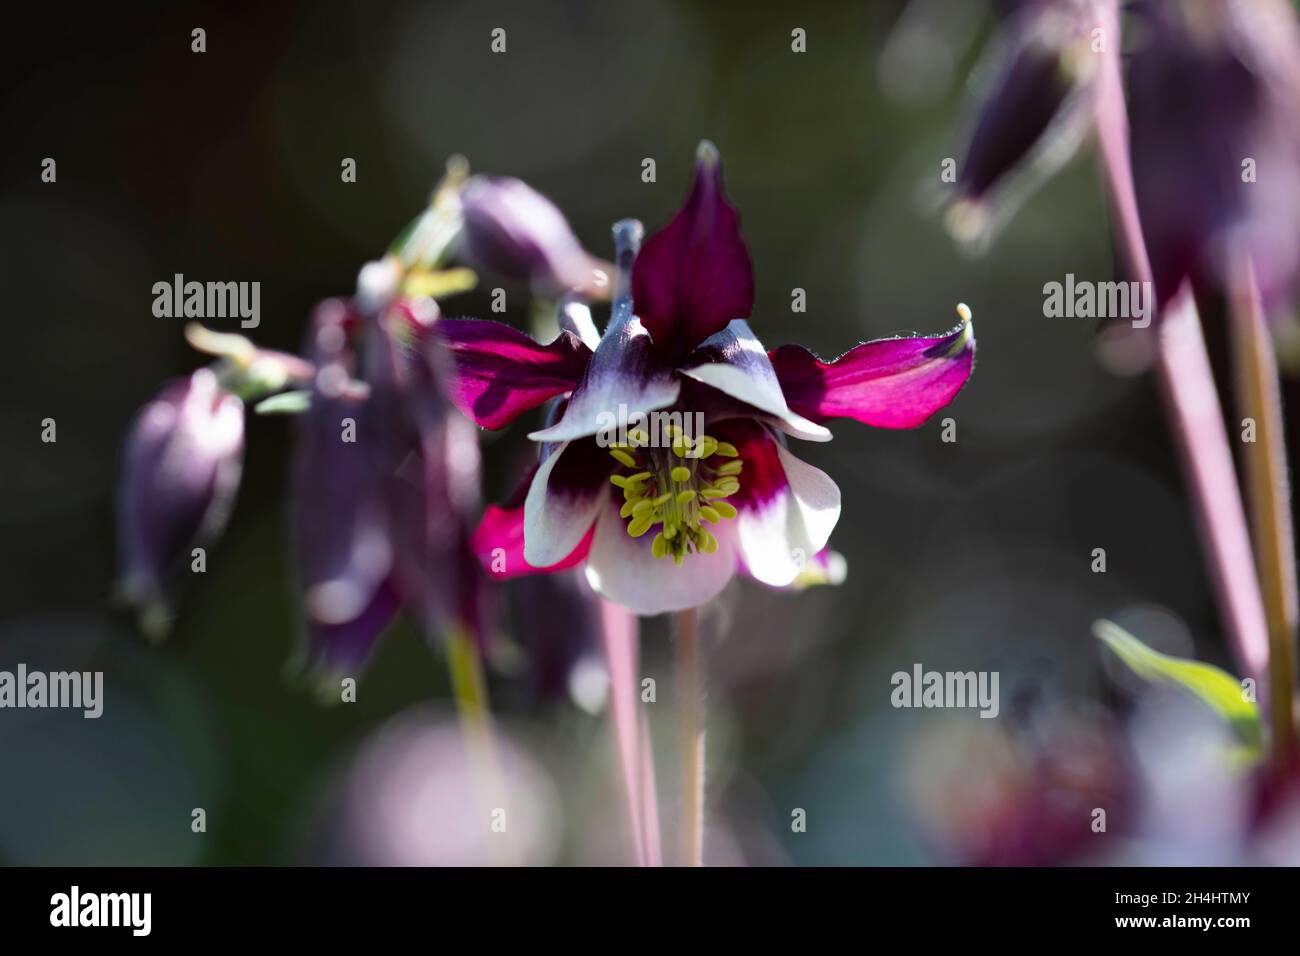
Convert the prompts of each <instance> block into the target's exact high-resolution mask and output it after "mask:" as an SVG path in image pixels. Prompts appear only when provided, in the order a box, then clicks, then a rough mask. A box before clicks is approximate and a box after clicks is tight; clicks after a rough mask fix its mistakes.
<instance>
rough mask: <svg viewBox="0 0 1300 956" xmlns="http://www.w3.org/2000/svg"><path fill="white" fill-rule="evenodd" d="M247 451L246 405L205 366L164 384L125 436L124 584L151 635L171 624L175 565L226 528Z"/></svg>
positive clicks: (120, 505) (121, 494)
mask: <svg viewBox="0 0 1300 956" xmlns="http://www.w3.org/2000/svg"><path fill="white" fill-rule="evenodd" d="M243 448H244V411H243V403H242V402H240V400H239V399H238V398H236V397H235V396H234V395H230V394H228V393H226V392H224V391H223V390H222V389H221V387H220V386H219V384H218V382H217V377H216V375H215V374H213V372H212V371H211V370H209V369H206V368H203V369H199V370H198V371H196V372H195V373H194V374H193V375H191V376H190V377H189V378H188V379H182V380H178V381H175V382H172V383H170V384H168V385H167V386H165V387H164V388H163V389H162V391H161V392H159V394H158V395H157V397H155V398H154V399H153V400H152V401H151V402H149V404H147V405H145V406H144V408H143V409H141V410H140V412H139V413H138V415H137V416H136V419H135V422H134V423H133V424H132V426H131V430H130V432H129V433H128V434H127V438H126V441H125V443H124V446H123V454H122V472H121V479H120V485H119V487H118V501H117V510H118V524H119V541H120V547H121V579H120V584H119V587H120V591H121V594H122V596H123V598H124V599H125V600H126V601H127V602H128V603H129V604H131V605H133V606H134V607H136V608H137V609H139V611H140V616H141V617H140V619H141V626H142V627H143V628H144V629H145V631H146V632H147V633H149V634H150V635H151V636H161V635H162V634H163V633H164V632H165V630H166V627H167V624H168V618H169V615H170V601H169V599H168V588H167V583H166V579H167V576H168V573H169V571H170V570H171V568H172V565H173V564H175V563H176V561H177V560H178V559H179V558H180V557H181V556H182V555H183V554H185V552H186V550H187V549H188V548H189V547H190V546H191V545H192V544H193V543H195V542H197V541H206V540H211V539H213V538H215V537H216V535H217V534H219V533H220V531H221V529H222V527H223V526H224V523H225V519H226V517H227V516H228V514H229V510H230V506H231V504H232V502H233V499H234V495H235V492H236V491H237V489H238V487H239V473H240V467H241V463H242V456H243Z"/></svg>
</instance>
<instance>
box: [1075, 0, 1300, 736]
mask: <svg viewBox="0 0 1300 956" xmlns="http://www.w3.org/2000/svg"><path fill="white" fill-rule="evenodd" d="M1097 9H1098V11H1099V14H1100V16H1101V21H1102V32H1103V35H1104V36H1105V37H1107V41H1106V43H1105V47H1104V50H1103V52H1102V53H1101V54H1100V55H1101V56H1102V57H1103V61H1102V68H1101V72H1100V75H1099V78H1098V84H1099V85H1098V90H1097V96H1096V99H1095V101H1094V102H1095V110H1096V128H1097V135H1098V139H1099V145H1100V149H1101V156H1102V163H1103V166H1104V169H1105V173H1106V179H1107V185H1108V188H1109V192H1110V200H1111V205H1112V209H1113V212H1114V216H1115V222H1116V230H1117V232H1118V238H1119V246H1120V252H1121V255H1122V256H1123V258H1124V260H1125V262H1126V264H1127V267H1128V271H1129V273H1130V275H1131V276H1132V278H1133V279H1135V280H1137V281H1140V282H1146V283H1153V282H1154V277H1153V273H1152V268H1151V259H1150V255H1149V253H1148V250H1147V246H1146V242H1145V240H1144V238H1143V233H1142V226H1141V221H1140V218H1139V214H1138V205H1137V194H1136V190H1135V187H1134V182H1133V173H1132V165H1131V157H1130V152H1129V125H1128V109H1127V105H1126V103H1125V99H1124V90H1123V84H1122V80H1121V74H1120V24H1119V7H1118V3H1117V0H1102V2H1100V3H1098V5H1097ZM1163 313H1164V314H1163V316H1162V324H1161V327H1160V329H1159V341H1158V345H1157V354H1156V378H1157V381H1158V383H1159V386H1160V392H1161V397H1162V399H1163V400H1164V406H1165V412H1166V415H1167V416H1168V418H1169V422H1170V427H1171V429H1172V431H1173V433H1174V436H1175V438H1176V441H1177V444H1178V448H1179V452H1180V457H1181V462H1182V468H1183V473H1184V475H1185V478H1186V480H1187V483H1188V486H1189V490H1190V491H1191V494H1192V500H1193V504H1194V507H1195V509H1196V514H1197V523H1198V525H1199V527H1200V531H1201V537H1202V541H1203V543H1204V550H1205V558H1206V561H1207V563H1208V565H1209V572H1210V577H1211V580H1212V582H1213V584H1214V588H1215V592H1216V596H1217V601H1218V606H1219V613H1220V615H1221V617H1222V620H1223V624H1224V630H1225V631H1226V632H1227V635H1228V639H1229V642H1230V644H1231V646H1232V649H1233V654H1234V657H1235V658H1236V661H1237V664H1238V669H1239V670H1240V672H1241V673H1242V674H1243V676H1245V677H1250V678H1253V679H1254V680H1255V681H1256V682H1257V683H1262V682H1263V681H1264V680H1265V677H1266V673H1267V671H1268V666H1269V663H1268V657H1269V647H1268V636H1267V634H1268V629H1267V625H1266V619H1265V613H1264V601H1263V597H1262V596H1261V590H1260V583H1259V578H1258V575H1257V574H1256V570H1255V562H1254V557H1253V554H1252V551H1251V543H1250V535H1249V533H1248V531H1247V524H1246V514H1245V508H1244V507H1243V505H1242V496H1241V490H1240V487H1239V485H1238V483H1237V475H1236V471H1235V469H1234V467H1233V461H1232V450H1231V447H1230V445H1229V444H1228V435H1227V431H1226V430H1225V428H1224V424H1223V421H1224V420H1223V410H1222V406H1221V405H1220V403H1219V397H1218V391H1217V389H1216V386H1215V383H1214V374H1213V371H1212V369H1211V366H1210V360H1209V355H1208V354H1207V352H1206V349H1205V339H1204V336H1203V335H1202V333H1201V325H1200V317H1199V315H1198V313H1197V310H1196V303H1195V301H1194V299H1193V297H1192V292H1191V287H1190V285H1189V284H1186V283H1185V284H1184V286H1183V287H1182V289H1181V290H1180V291H1179V292H1178V293H1177V294H1176V295H1175V296H1174V297H1173V298H1172V299H1171V300H1170V301H1169V302H1168V303H1166V304H1165V306H1164V309H1163ZM1265 686H1266V685H1265ZM1288 736H1289V735H1288Z"/></svg>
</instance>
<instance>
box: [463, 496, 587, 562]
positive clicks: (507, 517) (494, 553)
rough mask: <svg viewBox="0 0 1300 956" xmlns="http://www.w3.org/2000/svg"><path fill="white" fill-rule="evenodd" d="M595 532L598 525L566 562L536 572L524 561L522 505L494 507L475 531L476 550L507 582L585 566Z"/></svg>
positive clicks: (490, 508)
mask: <svg viewBox="0 0 1300 956" xmlns="http://www.w3.org/2000/svg"><path fill="white" fill-rule="evenodd" d="M529 477H530V478H531V475H530V476H529ZM526 489H527V486H526V485H525V490H526ZM594 532H595V525H593V526H592V527H591V528H590V529H589V530H588V531H587V534H586V537H584V538H583V539H582V541H581V542H579V544H578V546H577V547H576V548H574V549H573V551H572V552H571V553H570V554H569V555H568V556H567V557H565V558H564V559H563V560H561V561H559V562H557V563H556V564H552V565H548V566H547V567H544V568H535V567H533V566H532V565H531V564H529V563H528V562H527V561H526V560H524V506H523V502H522V501H521V502H520V503H519V504H518V505H516V506H515V507H510V506H509V505H490V506H489V507H488V508H487V510H486V511H485V512H484V513H483V520H482V521H480V522H479V526H478V528H476V529H475V531H474V537H473V539H472V546H473V548H474V553H475V554H476V555H477V556H478V559H479V562H480V563H481V564H482V565H483V568H484V570H486V571H487V572H488V574H489V575H490V576H491V577H492V578H493V579H494V580H497V581H506V580H509V579H511V578H518V577H524V576H525V575H529V574H550V573H551V572H553V571H563V570H564V569H565V568H572V567H575V566H576V565H579V564H581V563H582V562H583V561H584V560H586V557H587V552H588V551H589V550H591V537H592V534H593V533H594Z"/></svg>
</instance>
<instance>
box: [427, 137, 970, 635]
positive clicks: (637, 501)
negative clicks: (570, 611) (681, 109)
mask: <svg viewBox="0 0 1300 956" xmlns="http://www.w3.org/2000/svg"><path fill="white" fill-rule="evenodd" d="M616 230H621V231H622V232H623V234H624V240H625V241H624V242H623V243H622V244H621V245H622V248H620V253H619V263H618V265H619V269H620V281H621V282H622V281H625V276H626V272H627V271H628V269H629V268H631V294H630V296H629V295H626V294H616V297H615V303H614V307H613V310H612V313H611V318H610V322H609V326H608V328H607V329H606V331H605V334H604V335H603V336H602V337H601V338H600V340H599V342H598V343H594V349H593V347H592V344H593V343H589V342H585V341H583V339H582V338H581V337H580V336H579V335H577V334H575V333H574V332H573V331H567V330H566V331H564V332H562V333H561V334H560V335H559V337H558V338H556V339H555V340H554V341H552V342H551V343H549V344H547V345H540V344H538V343H536V342H534V341H533V340H531V339H530V338H528V337H527V336H526V335H524V334H523V333H521V332H518V331H516V330H514V329H512V328H510V327H509V326H506V325H503V324H500V323H496V322H490V321H477V320H458V321H456V320H446V319H444V320H442V321H441V322H440V323H439V324H438V327H437V328H438V332H439V334H440V335H441V336H442V337H443V338H444V340H445V341H446V342H447V343H448V346H449V347H450V349H451V351H452V355H453V357H454V358H455V360H456V363H457V367H458V370H459V373H460V374H459V375H458V377H457V382H456V384H455V387H454V389H453V392H452V395H453V399H454V400H455V401H456V403H457V404H458V405H459V406H460V407H461V408H462V409H464V411H465V412H466V413H467V414H468V415H469V416H470V417H471V418H473V419H474V420H475V421H476V422H478V423H479V424H480V425H482V426H484V427H486V428H500V427H502V426H504V425H506V424H508V423H509V422H511V421H513V420H514V419H515V418H516V417H518V416H519V415H520V414H521V413H522V412H524V411H526V410H528V409H531V408H536V407H537V406H539V405H541V404H543V403H545V402H547V401H548V400H551V399H557V401H555V402H553V403H552V408H551V414H550V419H549V422H548V425H547V427H546V428H543V429H542V430H541V431H537V432H534V433H533V434H532V435H531V436H530V437H531V438H533V439H534V440H535V441H538V442H540V443H541V445H542V447H541V455H540V462H539V464H538V466H537V467H536V468H535V470H534V471H533V472H532V473H531V474H530V475H529V476H528V478H527V480H526V483H525V485H524V486H521V487H520V489H519V491H518V492H517V493H516V495H515V497H514V499H513V500H512V501H510V502H509V503H507V505H505V506H504V507H499V508H490V509H488V513H487V515H486V517H485V519H484V522H483V524H482V525H481V526H480V528H479V531H478V533H477V534H476V536H475V547H476V550H478V551H479V553H480V555H481V556H482V557H483V558H484V559H485V560H487V561H489V562H490V566H491V567H492V569H493V571H494V572H496V574H497V575H498V576H500V577H509V576H512V575H517V574H525V573H530V572H533V571H537V570H556V569H559V568H564V567H572V566H574V565H577V564H585V568H586V575H587V578H588V580H589V581H590V583H591V585H592V587H593V588H595V590H596V591H597V592H599V593H600V594H602V595H604V596H605V597H607V598H608V599H610V600H612V601H615V602H617V603H619V604H622V605H623V606H625V607H627V608H629V609H630V610H632V611H635V612H636V613H639V614H646V615H649V614H657V613H661V612H667V611H676V610H681V609H685V608H690V607H694V606H696V605H699V604H701V603H703V602H705V601H707V600H709V599H710V598H712V597H714V596H715V595H716V594H717V593H718V592H719V591H720V590H721V589H722V588H723V587H724V586H725V585H726V583H727V582H728V581H729V580H730V579H731V577H732V575H733V574H734V573H735V572H736V570H737V569H738V568H743V569H744V570H745V571H746V572H747V573H748V574H749V575H751V576H753V577H754V578H756V579H758V580H759V581H761V582H764V583H766V584H770V585H774V586H778V587H780V586H786V585H789V584H791V583H793V582H794V581H795V580H796V578H797V577H798V576H799V574H800V571H801V569H802V566H803V565H804V564H805V563H806V561H805V560H804V557H805V556H809V555H816V554H818V553H819V552H821V550H822V549H823V547H824V546H825V544H826V541H827V539H828V537H829V536H830V533H831V529H832V528H833V527H834V526H835V523H836V521H837V520H838V518H839V513H840V492H839V489H838V488H837V487H836V485H835V483H834V482H833V481H832V480H831V479H830V477H829V476H827V475H826V474H825V473H824V472H822V471H820V470H819V469H817V468H814V467H812V466H811V465H808V464H806V463H804V462H802V461H800V460H799V459H798V458H796V457H795V456H794V455H793V454H792V453H791V452H790V451H789V450H787V448H786V441H785V436H789V435H792V436H794V437H797V438H803V439H808V440H813V441H826V440H829V438H830V437H831V436H830V432H829V431H827V430H826V428H825V427H824V425H823V424H822V422H825V421H827V420H829V419H832V418H841V417H843V418H854V419H856V420H858V421H861V422H865V423H867V424H871V425H877V426H881V427H885V428H911V427H914V426H917V425H919V424H921V423H922V422H923V421H925V420H926V419H927V418H928V417H929V416H930V415H931V414H932V413H933V412H935V411H936V410H938V409H939V408H942V407H943V406H944V405H946V404H947V403H948V402H949V401H951V400H952V398H953V396H955V395H956V394H957V392H958V391H959V390H960V389H961V387H962V386H963V385H964V384H965V382H966V380H967V378H968V377H969V375H970V371H971V367H972V363H973V360H974V350H975V339H974V335H973V332H972V330H971V326H970V323H969V321H968V319H969V313H967V312H966V311H965V309H964V307H963V308H962V309H961V310H960V311H961V312H962V314H963V321H962V322H961V324H959V325H958V326H957V327H956V328H954V329H952V330H951V331H950V332H948V333H946V334H944V335H940V336H934V337H925V338H922V337H916V338H896V339H881V340H877V341H873V342H866V343H863V344H861V345H859V346H857V347H856V348H854V349H851V350H850V351H849V352H847V353H845V354H844V355H842V356H840V357H839V358H838V359H835V360H834V361H832V362H823V361H821V360H820V359H819V358H817V356H815V355H813V354H812V353H811V352H809V351H807V350H806V349H803V348H801V347H799V346H783V347H782V348H779V349H776V350H775V351H773V352H772V353H770V354H769V353H768V352H766V351H765V350H764V349H763V347H762V345H761V344H760V343H759V341H758V339H757V338H756V337H755V336H754V333H753V332H752V331H751V330H750V327H749V323H748V322H747V321H746V320H745V318H743V317H744V316H747V315H749V314H750V310H751V307H752V305H753V297H754V291H753V288H754V287H753V275H752V269H751V265H750V259H749V253H748V250H747V249H746V247H745V242H744V239H743V237H742V236H741V233H740V226H739V218H738V216H737V214H736V211H735V209H733V208H732V206H731V205H730V204H729V203H728V202H727V200H726V197H725V195H724V193H723V186H722V171H721V166H720V162H719V159H718V155H717V152H716V150H715V149H714V148H713V146H712V145H711V144H708V143H704V144H702V145H701V147H700V150H699V152H698V156H697V163H696V170H695V181H694V185H693V187H692V189H691V192H690V195H689V196H688V197H687V200H686V203H685V205H683V207H682V208H681V210H680V211H679V212H678V213H677V215H676V216H675V217H674V218H673V220H672V221H671V222H670V223H669V224H668V225H667V226H666V227H665V228H664V229H663V230H661V231H660V232H659V233H657V234H656V235H654V236H651V237H650V238H649V239H648V240H647V241H646V243H645V248H644V249H643V250H642V251H641V254H640V256H639V257H638V258H636V261H635V266H634V267H632V264H631V259H632V256H633V255H634V252H635V250H634V248H633V247H632V244H631V243H629V242H627V241H626V240H627V238H628V236H627V233H628V231H629V225H628V224H627V223H623V224H620V226H619V227H616ZM561 396H564V397H563V398H561ZM620 408H621V409H622V410H624V412H625V413H626V414H627V415H628V416H629V418H632V419H635V417H636V416H640V415H647V416H648V413H650V412H654V411H660V412H669V413H681V418H680V419H670V420H669V426H668V427H667V428H663V429H659V430H658V431H659V432H660V434H659V435H658V436H656V435H655V434H653V431H655V429H654V428H653V427H651V428H635V427H634V428H632V429H630V431H629V433H628V440H627V441H626V442H625V443H623V444H621V445H614V446H611V447H602V446H601V443H600V442H598V440H597V437H596V436H597V435H598V433H600V432H601V431H602V428H603V427H605V426H606V425H607V424H608V417H609V416H610V415H611V414H614V413H616V412H617V411H618V410H619V409H620ZM697 412H698V413H700V414H702V415H703V421H704V423H705V426H706V429H707V433H704V434H700V433H695V434H691V433H690V431H691V430H690V429H689V428H688V427H685V426H684V425H677V424H675V422H676V421H678V420H680V421H681V422H683V423H685V422H688V421H693V420H694V419H693V418H692V417H691V416H692V415H693V414H694V413H697ZM647 420H649V419H647ZM656 437H659V438H660V439H661V440H660V441H658V442H656V441H654V439H655V438H656Z"/></svg>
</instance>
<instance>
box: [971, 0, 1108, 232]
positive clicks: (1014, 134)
mask: <svg viewBox="0 0 1300 956" xmlns="http://www.w3.org/2000/svg"><path fill="white" fill-rule="evenodd" d="M1090 24H1091V21H1090V20H1089V19H1088V17H1087V11H1086V6H1085V5H1084V4H1081V3H1079V2H1078V0H1042V2H1036V3H1024V4H1020V5H1018V6H1017V8H1016V9H1015V10H1014V11H1013V12H1011V13H1009V14H1008V15H1007V18H1006V25H1005V28H1004V29H1005V33H1006V39H1005V41H1004V46H1005V48H1006V52H1005V53H1004V54H1002V63H1001V66H1000V67H999V69H998V74H997V78H996V80H995V81H994V82H993V86H992V88H991V89H990V91H989V93H988V95H987V96H986V98H985V99H984V100H983V102H982V103H981V104H980V106H979V110H978V112H977V113H976V115H975V117H974V121H973V123H972V128H971V132H970V134H969V139H968V141H967V146H966V151H965V155H964V156H963V157H962V159H961V161H960V163H959V165H958V166H957V201H956V203H955V204H954V205H953V207H952V209H951V211H950V213H949V226H950V228H951V229H952V231H953V232H954V234H956V235H957V236H958V238H960V239H963V240H973V239H977V238H979V237H981V235H982V234H983V233H984V232H985V231H986V230H987V229H989V228H990V227H991V226H994V225H996V220H997V219H999V218H1002V217H1005V215H1006V214H1007V213H1008V212H1009V211H1010V210H1009V209H1007V208H999V207H1007V206H1008V205H1010V204H1013V203H1014V201H1015V200H1016V199H1017V198H1019V197H1020V196H1021V195H1023V193H1024V192H1025V190H1024V189H1023V188H1020V189H1017V188H1015V185H1016V183H1017V182H1020V183H1022V184H1023V183H1025V182H1032V181H1033V180H1036V179H1039V178H1041V177H1042V176H1044V175H1045V174H1046V173H1049V172H1050V171H1052V169H1054V168H1055V167H1056V166H1058V165H1059V164H1060V163H1061V162H1063V161H1064V160H1065V159H1067V158H1068V157H1069V156H1070V154H1072V153H1073V151H1074V148H1075V146H1076V145H1077V143H1078V142H1079V140H1080V138H1081V134H1082V132H1083V131H1084V130H1085V129H1086V128H1087V124H1088V121H1089V119H1090V114H1089V111H1088V110H1087V109H1086V108H1085V107H1086V105H1087V103H1088V99H1089V98H1088V96H1087V95H1086V94H1087V93H1088V92H1089V91H1090V89H1091V88H1092V80H1093V78H1094V77H1095V76H1096V74H1097V61H1098V56H1097V55H1096V54H1095V53H1093V52H1092V51H1091V47H1090V36H1089V32H1088V28H1089V26H1090Z"/></svg>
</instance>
